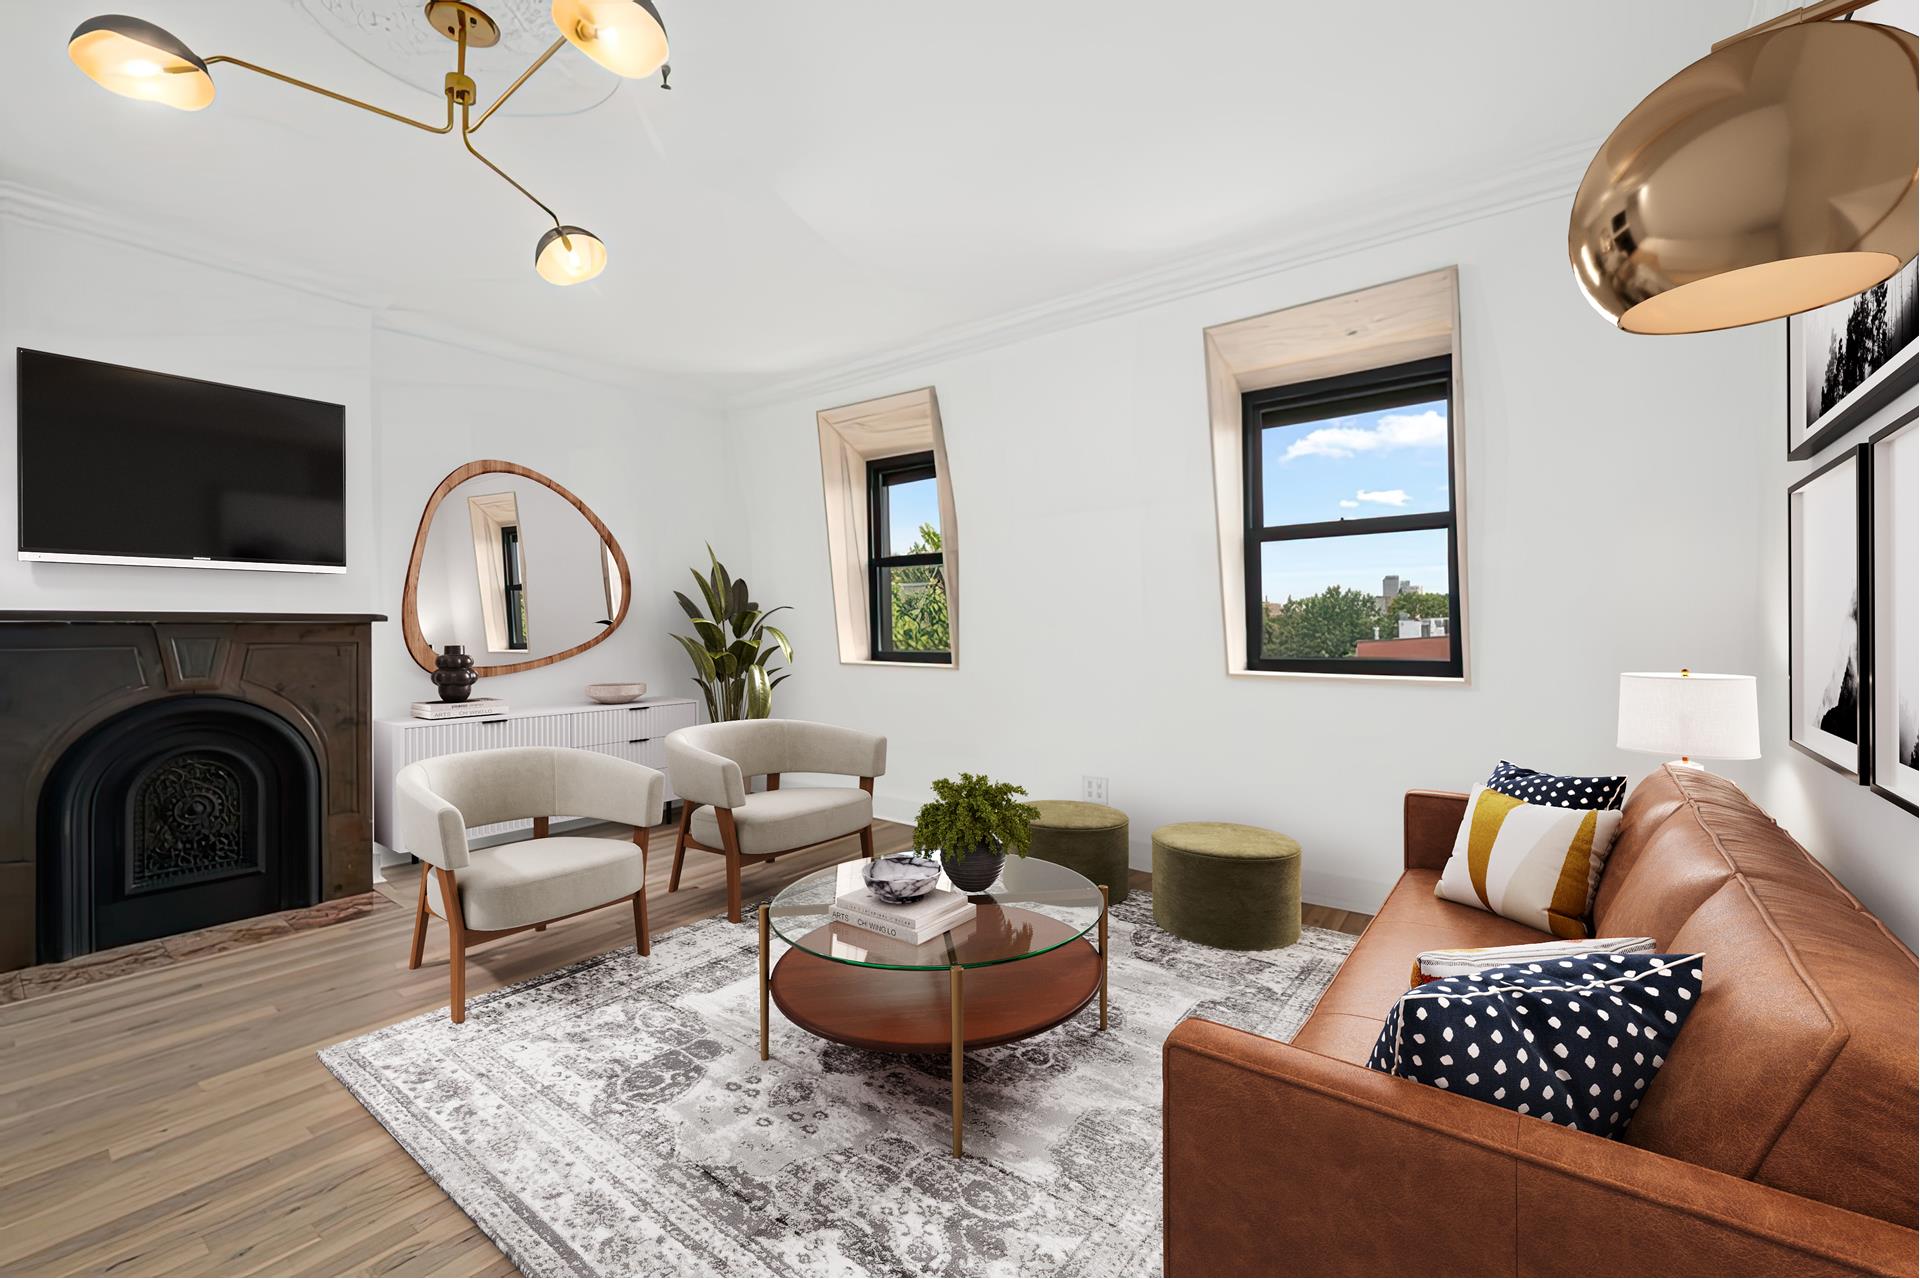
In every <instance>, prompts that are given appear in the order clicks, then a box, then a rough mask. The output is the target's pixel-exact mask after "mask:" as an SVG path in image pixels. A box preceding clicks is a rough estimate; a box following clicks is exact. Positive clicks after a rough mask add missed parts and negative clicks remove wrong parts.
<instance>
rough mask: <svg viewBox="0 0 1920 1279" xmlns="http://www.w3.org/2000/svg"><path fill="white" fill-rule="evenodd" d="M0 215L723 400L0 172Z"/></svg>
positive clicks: (377, 322) (399, 323)
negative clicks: (406, 305) (409, 305)
mask: <svg viewBox="0 0 1920 1279" xmlns="http://www.w3.org/2000/svg"><path fill="white" fill-rule="evenodd" d="M0 220H5V221H9V222H14V223H17V224H19V225H21V226H28V227H36V228H40V229H43V230H50V231H60V232H66V233H72V234H77V235H84V236H90V237H92V238H95V239H99V240H106V241H108V242H111V243H114V244H122V245H126V246H128V247H130V248H135V249H139V250H141V251H143V252H146V253H154V254H158V255H160V256H162V257H167V258H172V259H174V260H175V261H178V262H185V263H189V264H191V265H193V266H197V267H202V268H205V269H208V270H215V271H224V272H226V273H228V274H231V275H237V276H240V277H242V278H244V279H249V280H257V281H259V282H261V283H263V284H270V285H273V286H275V287H278V288H285V289H291V290H293V291H295V292H299V293H305V294H308V295H309V296H312V297H316V298H322V299H324V300H326V301H328V302H334V303H338V304H340V305H343V306H347V307H351V308H353V309H355V310H359V311H362V312H365V314H366V317H367V322H368V325H369V328H370V330H371V331H373V332H381V333H393V334H397V335H400V336H404V337H413V338H420V339H422V340H425V341H431V342H438V343H441V344H443V345H447V346H453V347H459V348H461V349H462V350H466V351H473V352H478V353H480V354H484V355H487V356H490V357H492V358H494V359H500V360H509V361H512V362H514V363H517V364H524V365H529V366H531V367H534V368H539V369H546V370H548V371H550V372H554V373H559V374H562V375H564V376H566V377H568V378H571V379H574V380H577V381H589V382H597V383H600V384H602V385H606V386H617V387H621V388H624V389H627V390H637V391H644V392H647V393H650V394H655V395H663V396H667V397H670V398H673V399H677V400H681V401H683V402H686V403H688V404H690V405H695V406H698V407H702V408H717V407H719V406H720V405H721V403H722V400H721V396H720V393H719V390H718V388H717V387H716V386H715V385H714V383H713V382H712V381H710V380H708V379H703V378H696V377H688V376H683V375H677V374H671V373H662V372H658V371H655V370H651V369H645V368H640V367H638V366H624V367H623V366H610V365H607V364H605V363H601V362H598V361H588V360H583V359H580V358H579V357H578V356H575V355H569V354H567V353H565V352H562V351H557V350H553V349H550V348H543V347H538V346H529V345H527V344H526V343H524V342H521V341H517V340H514V339H511V338H507V337H503V336H501V335H499V334H495V333H489V332H485V331H481V330H477V329H472V328H468V327H466V326H465V325H461V324H458V323H455V322H453V321H451V320H445V319H442V318H440V317H438V316H432V315H427V314H423V313H421V312H416V311H408V310H405V309H403V308H401V307H398V306H396V305H395V303H394V301H393V299H392V298H391V297H389V296H387V295H385V294H383V293H380V292H379V291H377V290H375V289H373V288H371V287H364V288H363V287H357V286H356V285H355V284H353V283H352V282H343V281H342V280H341V279H340V278H339V277H338V276H336V275H331V274H324V273H321V272H314V271H307V270H305V269H303V268H301V267H299V266H298V265H293V264H289V263H288V262H287V261H286V260H285V259H284V258H282V257H280V256H278V255H274V256H272V257H271V258H268V257H267V256H266V255H265V254H264V253H262V254H258V255H256V254H252V253H249V252H247V251H246V250H244V249H242V248H238V247H236V246H235V245H234V244H233V243H232V242H230V241H228V240H224V239H221V238H217V237H213V236H208V235H206V234H205V233H204V232H200V231H197V230H195V229H194V228H191V227H188V226H185V225H183V224H179V223H172V224H160V225H156V224H155V223H154V222H152V221H151V220H141V219H136V218H133V217H130V216H128V215H127V214H125V213H124V212H121V211H119V210H114V209H107V208H103V207H101V206H99V205H96V204H91V203H88V202H85V201H81V200H75V199H72V198H70V197H67V196H62V195H59V194H56V193H54V192H52V191H48V190H46V189H44V188H41V187H35V186H29V185H28V184H26V183H23V182H18V181H14V180H12V179H7V178H0Z"/></svg>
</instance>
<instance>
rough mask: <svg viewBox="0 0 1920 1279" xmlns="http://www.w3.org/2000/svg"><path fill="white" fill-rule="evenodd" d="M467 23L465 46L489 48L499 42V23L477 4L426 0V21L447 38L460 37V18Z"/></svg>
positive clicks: (447, 0) (446, 0) (462, 0)
mask: <svg viewBox="0 0 1920 1279" xmlns="http://www.w3.org/2000/svg"><path fill="white" fill-rule="evenodd" d="M462 15H464V16H465V17H466V23H467V47H468V48H470V49H490V48H492V47H493V46H494V45H496V44H499V43H500V24H499V23H497V22H495V21H494V20H493V19H492V18H489V17H488V16H487V15H486V12H485V11H484V10H483V9H481V8H480V6H479V5H473V4H468V3H467V2H466V0H427V8H426V17H427V22H428V23H429V24H430V25H431V26H432V27H433V29H434V30H435V31H438V32H439V33H440V34H441V35H443V36H445V37H446V38H447V39H449V40H458V39H459V38H460V19H461V17H462Z"/></svg>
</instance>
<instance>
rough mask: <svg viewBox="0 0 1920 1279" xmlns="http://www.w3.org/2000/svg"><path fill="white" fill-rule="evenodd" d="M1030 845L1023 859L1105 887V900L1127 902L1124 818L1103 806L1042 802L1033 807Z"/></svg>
mask: <svg viewBox="0 0 1920 1279" xmlns="http://www.w3.org/2000/svg"><path fill="white" fill-rule="evenodd" d="M1034 807H1035V808H1037V809H1039V810H1040V816H1039V817H1037V818H1035V819H1034V822H1033V846H1032V847H1031V848H1029V849H1028V850H1027V856H1029V857H1038V858H1039V859H1040V860H1041V861H1043V862H1053V863H1055V864H1057V865H1060V866H1065V867H1066V868H1067V869H1068V870H1075V871H1079V872H1080V873H1081V874H1082V875H1085V876H1086V877H1087V878H1088V879H1090V880H1092V881H1093V882H1094V883H1096V884H1105V885H1106V886H1107V900H1108V901H1110V902H1115V903H1118V902H1123V901H1125V900H1127V815H1126V814H1125V813H1123V812H1121V811H1120V810H1119V809H1117V808H1108V807H1107V806H1106V805H1105V804H1083V803H1081V802H1080V801H1079V800H1077V799H1043V800H1040V801H1038V802H1037V803H1035V804H1034Z"/></svg>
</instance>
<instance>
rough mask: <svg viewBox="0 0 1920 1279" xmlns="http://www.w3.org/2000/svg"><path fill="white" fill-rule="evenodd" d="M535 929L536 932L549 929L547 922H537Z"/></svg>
mask: <svg viewBox="0 0 1920 1279" xmlns="http://www.w3.org/2000/svg"><path fill="white" fill-rule="evenodd" d="M533 931H534V932H536V933H544V932H546V931H547V926H546V925H545V924H535V925H534V926H533Z"/></svg>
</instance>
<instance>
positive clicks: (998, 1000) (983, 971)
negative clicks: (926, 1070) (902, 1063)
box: [769, 938, 1100, 1053]
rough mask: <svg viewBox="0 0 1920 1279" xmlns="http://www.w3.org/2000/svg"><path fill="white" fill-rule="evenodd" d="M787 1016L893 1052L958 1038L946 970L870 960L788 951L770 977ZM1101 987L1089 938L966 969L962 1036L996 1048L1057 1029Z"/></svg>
mask: <svg viewBox="0 0 1920 1279" xmlns="http://www.w3.org/2000/svg"><path fill="white" fill-rule="evenodd" d="M769 985H770V986H771V993H772V996H773V1002H774V1004H775V1005H776V1006H777V1007H778V1008H779V1009H780V1011H781V1012H782V1013H784V1014H785V1015H786V1018H787V1020H788V1021H791V1022H792V1023H793V1024H794V1025H796V1026H798V1027H800V1028H801V1029H802V1030H806V1031H808V1032H810V1033H812V1034H815V1035H818V1036H819V1037H820V1038H822V1039H830V1040H832V1041H833V1042H835V1043H837V1044H847V1045H850V1046H851V1047H854V1048H867V1049H871V1050H873V1051H875V1052H892V1053H944V1052H950V1051H951V1050H952V1046H953V1001H952V997H951V995H950V994H949V989H950V978H949V973H948V970H947V969H944V968H941V969H933V970H924V969H895V968H867V967H861V966H857V965H854V964H842V963H836V962H834V961H833V960H830V959H822V958H820V957H819V956H818V955H810V954H808V953H807V952H805V951H803V950H789V951H788V952H787V953H786V954H785V955H783V956H781V958H780V961H779V962H778V963H777V964H775V965H774V968H773V976H772V980H771V982H770V983H769ZM1099 990H1100V954H1099V952H1098V951H1096V950H1095V949H1094V948H1093V946H1092V945H1091V944H1090V943H1088V942H1087V941H1086V940H1085V939H1084V938H1080V939H1075V940H1073V941H1069V942H1067V943H1066V944H1065V945H1063V946H1060V947H1058V948H1057V949H1054V950H1050V951H1048V952H1047V953H1046V954H1044V955H1035V956H1033V957H1032V958H1030V959H1020V960H1015V961H1013V962H1011V963H1005V964H990V965H987V966H986V967H982V968H969V969H967V970H966V977H965V983H964V991H965V993H964V994H963V995H962V996H961V1009H962V1012H963V1014H964V1016H963V1018H962V1022H961V1024H962V1027H963V1036H964V1039H963V1042H964V1045H965V1047H967V1048H989V1047H992V1046H993V1045H995V1044H1010V1043H1013V1042H1015V1041H1016V1040H1021V1039H1029V1038H1032V1037H1033V1036H1034V1035H1038V1034H1040V1033H1041V1032H1043V1031H1047V1030H1051V1029H1053V1028H1054V1027H1055V1026H1058V1025H1059V1024H1060V1023H1061V1022H1063V1021H1065V1020H1067V1018H1069V1017H1071V1016H1073V1015H1074V1014H1075V1013H1077V1012H1079V1011H1080V1010H1081V1009H1082V1008H1085V1007H1086V1006H1087V1004H1088V1003H1089V1002H1091V1001H1092V999H1093V997H1094V996H1095V995H1096V994H1098V993H1099Z"/></svg>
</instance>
